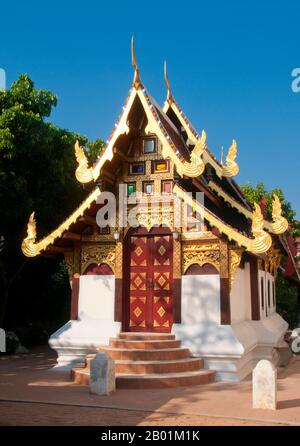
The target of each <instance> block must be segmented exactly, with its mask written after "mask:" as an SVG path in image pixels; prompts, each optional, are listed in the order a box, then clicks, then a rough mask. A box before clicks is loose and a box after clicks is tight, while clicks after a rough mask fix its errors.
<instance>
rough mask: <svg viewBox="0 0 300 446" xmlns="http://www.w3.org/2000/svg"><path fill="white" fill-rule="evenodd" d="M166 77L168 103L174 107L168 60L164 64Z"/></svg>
mask: <svg viewBox="0 0 300 446" xmlns="http://www.w3.org/2000/svg"><path fill="white" fill-rule="evenodd" d="M164 76H165V81H166V85H167V89H168V94H167V102H168V104H169V105H172V103H173V102H174V99H173V96H172V92H171V85H170V82H169V78H168V73H167V61H166V60H165V62H164Z"/></svg>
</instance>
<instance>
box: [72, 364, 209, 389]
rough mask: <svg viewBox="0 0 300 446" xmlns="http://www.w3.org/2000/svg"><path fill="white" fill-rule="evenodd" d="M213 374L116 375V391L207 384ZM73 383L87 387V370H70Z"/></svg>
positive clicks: (88, 375)
mask: <svg viewBox="0 0 300 446" xmlns="http://www.w3.org/2000/svg"><path fill="white" fill-rule="evenodd" d="M214 376H215V372H214V371H212V370H198V371H191V372H183V373H165V374H156V373H154V374H145V375H129V374H120V373H118V374H117V375H116V387H117V389H159V388H166V387H185V386H197V385H200V384H208V383H210V382H213V381H214ZM72 379H73V381H74V383H76V384H81V385H88V384H89V380H90V372H89V370H88V369H87V368H85V369H83V368H74V369H73V370H72Z"/></svg>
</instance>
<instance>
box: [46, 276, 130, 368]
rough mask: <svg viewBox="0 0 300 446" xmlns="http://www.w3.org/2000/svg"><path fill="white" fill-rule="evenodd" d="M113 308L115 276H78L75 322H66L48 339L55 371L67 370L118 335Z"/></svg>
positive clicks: (118, 326) (118, 330)
mask: <svg viewBox="0 0 300 446" xmlns="http://www.w3.org/2000/svg"><path fill="white" fill-rule="evenodd" d="M114 308H115V276H113V275H110V276H98V275H88V276H80V279H79V298H78V320H76V321H74V320H71V321H69V322H67V323H66V324H65V325H63V326H62V327H61V328H59V329H58V330H57V331H56V332H55V333H53V335H52V336H51V337H50V339H49V345H50V347H51V348H53V349H54V350H55V351H56V352H57V356H58V358H57V366H56V367H55V369H56V370H70V369H71V368H72V366H74V364H77V363H82V362H84V360H85V356H86V355H87V354H89V353H94V352H95V351H97V349H98V348H99V347H100V346H101V345H107V344H108V342H109V338H110V337H116V336H117V334H118V333H119V332H120V331H121V323H120V322H115V321H114Z"/></svg>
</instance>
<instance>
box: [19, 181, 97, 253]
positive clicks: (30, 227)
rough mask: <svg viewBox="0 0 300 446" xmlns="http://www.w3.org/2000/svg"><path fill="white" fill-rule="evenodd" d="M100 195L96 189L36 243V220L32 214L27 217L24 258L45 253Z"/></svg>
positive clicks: (23, 245) (23, 247) (23, 243)
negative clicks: (56, 226)
mask: <svg viewBox="0 0 300 446" xmlns="http://www.w3.org/2000/svg"><path fill="white" fill-rule="evenodd" d="M100 195H101V191H100V189H99V188H98V187H97V188H96V189H94V190H93V192H92V193H91V194H90V195H89V196H88V197H87V198H86V199H85V200H84V201H83V202H82V203H81V205H80V206H79V207H78V208H77V209H76V210H75V211H74V212H73V214H71V215H70V216H69V217H68V218H67V219H66V220H65V221H64V222H63V223H62V224H61V225H60V226H58V228H56V229H54V231H52V232H51V233H50V234H49V235H47V236H46V237H44V238H43V239H41V240H39V241H38V242H36V220H35V216H34V212H32V214H31V215H30V217H29V220H28V224H27V237H26V238H24V240H23V242H22V245H21V249H22V252H23V254H24V255H25V256H26V257H35V256H37V255H38V254H40V253H41V252H42V251H45V249H47V248H48V247H49V246H50V245H53V243H54V242H55V240H57V239H58V238H60V237H61V236H62V235H63V233H64V232H65V231H68V229H69V228H70V226H71V225H72V224H74V223H75V222H76V221H77V219H78V218H79V217H81V216H82V215H83V214H84V212H85V211H86V210H87V209H89V207H90V206H91V204H92V203H93V202H94V201H95V200H97V198H98V197H99V196H100Z"/></svg>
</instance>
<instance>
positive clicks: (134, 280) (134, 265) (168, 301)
mask: <svg viewBox="0 0 300 446" xmlns="http://www.w3.org/2000/svg"><path fill="white" fill-rule="evenodd" d="M129 253H130V255H129V262H130V265H129V278H128V279H129V286H128V294H129V296H128V298H129V299H128V300H127V302H128V303H129V311H128V314H129V321H128V323H127V326H128V327H127V328H128V329H129V330H130V331H158V332H168V331H171V328H172V323H173V295H172V291H173V290H172V285H173V239H172V236H171V235H145V236H131V237H130V243H129Z"/></svg>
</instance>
